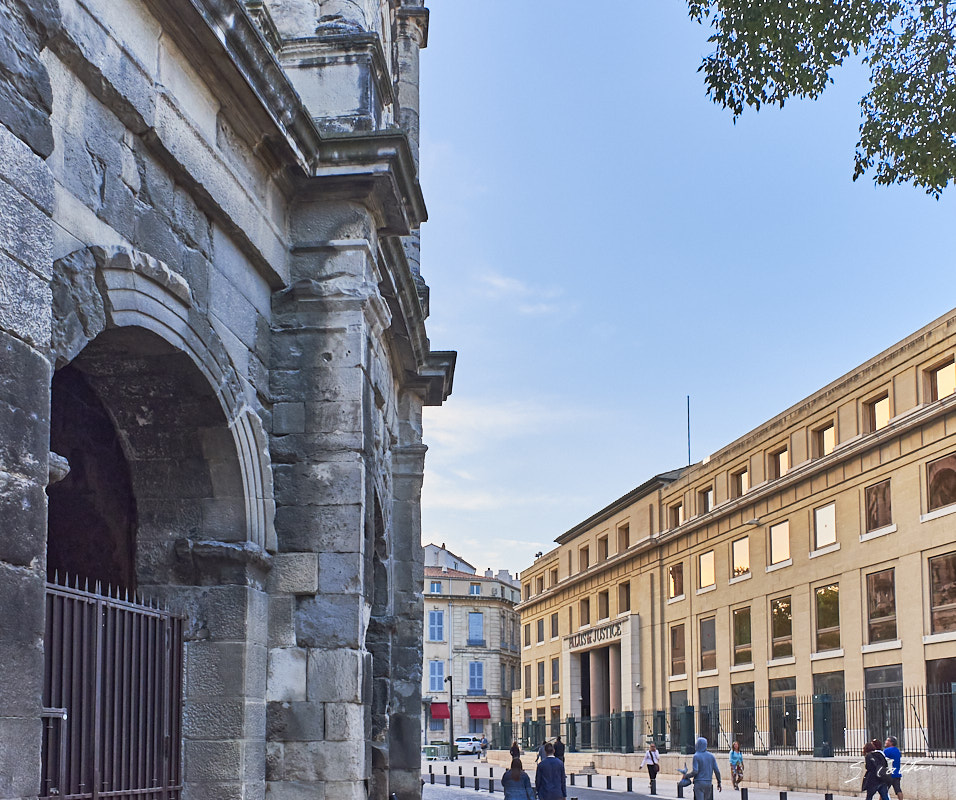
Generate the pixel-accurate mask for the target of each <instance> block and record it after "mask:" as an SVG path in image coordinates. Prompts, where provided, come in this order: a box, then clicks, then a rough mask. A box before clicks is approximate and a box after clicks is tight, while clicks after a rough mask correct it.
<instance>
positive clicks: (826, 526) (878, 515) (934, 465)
mask: <svg viewBox="0 0 956 800" xmlns="http://www.w3.org/2000/svg"><path fill="white" fill-rule="evenodd" d="M926 477H927V509H928V511H929V512H933V511H937V510H939V509H941V508H945V507H947V506H950V505H953V504H954V503H956V454H952V453H951V454H949V455H946V456H943V457H942V458H938V459H936V460H935V461H931V462H929V463H928V464H927V465H926ZM864 506H865V510H864V527H865V532H866V533H868V534H869V533H874V532H876V531H880V530H883V529H886V528H889V527H890V526H891V525H892V524H893V511H892V502H891V495H890V479H889V478H887V479H886V480H883V481H880V482H879V483H875V484H873V485H871V486H867V487H866V488H865V489H864ZM811 538H812V541H811V543H810V544H811V552H813V553H817V552H820V551H821V550H824V549H825V548H827V547H830V546H831V545H835V544H836V543H837V534H836V504H835V503H828V504H826V505H824V506H820V507H819V508H815V509H814V510H813V528H812V531H811ZM730 554H731V563H730V579H731V580H733V579H734V578H741V577H743V576H745V575H749V574H750V537H749V536H742V537H740V538H739V539H735V540H733V541H732V542H731V544H730ZM697 559H698V563H697V566H698V570H697V575H698V584H697V588H698V589H707V588H709V587H711V586H714V585H715V584H716V578H717V576H716V572H715V568H714V551H713V550H708V551H707V552H705V553H701V554H700V555H698V557H697ZM767 562H768V563H767V569H768V571H770V570H772V569H774V568H777V567H782V566H786V565H788V564H789V563H790V562H791V558H790V522H789V520H782V521H780V522H778V523H776V524H774V525H770V526H769V528H768V532H767ZM683 594H684V566H683V564H673V565H671V566H670V567H669V568H668V596H669V598H670V599H676V598H678V597H681V596H683Z"/></svg>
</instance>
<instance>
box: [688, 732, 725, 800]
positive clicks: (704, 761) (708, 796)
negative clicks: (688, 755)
mask: <svg viewBox="0 0 956 800" xmlns="http://www.w3.org/2000/svg"><path fill="white" fill-rule="evenodd" d="M694 750H695V752H694V761H693V763H692V764H691V770H690V772H688V773H686V774H685V776H684V777H685V778H693V779H694V800H714V778H715V777H716V778H717V791H718V792H722V791H723V787H722V786H721V785H720V768H719V767H718V766H717V759H716V758H714V754H713V753H711V752H710V751H708V750H707V740H706V739H705V738H704V737H703V736H701V737H699V738H698V739H697V742H696V745H695V747H694Z"/></svg>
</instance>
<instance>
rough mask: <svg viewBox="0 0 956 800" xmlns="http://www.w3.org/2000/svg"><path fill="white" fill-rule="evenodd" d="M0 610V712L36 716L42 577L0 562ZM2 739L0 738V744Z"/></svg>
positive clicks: (40, 666) (40, 664)
mask: <svg viewBox="0 0 956 800" xmlns="http://www.w3.org/2000/svg"><path fill="white" fill-rule="evenodd" d="M0 608H2V609H3V613H2V614H0V642H3V644H4V650H3V653H4V655H3V664H4V676H5V677H4V679H3V680H2V681H0V709H2V710H3V714H5V715H10V716H20V715H23V716H31V717H38V716H39V711H40V706H41V702H42V701H41V696H42V691H43V683H42V682H43V632H44V608H45V580H44V576H43V575H42V574H39V573H36V572H31V571H29V570H26V569H24V568H22V567H12V566H10V565H8V564H3V563H0ZM4 738H5V735H2V736H0V741H2V740H3V739H4ZM2 772H3V770H2V769H0V774H2ZM7 774H15V773H7ZM34 790H35V787H34ZM0 796H4V795H2V794H0Z"/></svg>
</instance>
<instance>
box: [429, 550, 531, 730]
mask: <svg viewBox="0 0 956 800" xmlns="http://www.w3.org/2000/svg"><path fill="white" fill-rule="evenodd" d="M455 564H457V565H458V567H459V569H456V568H455V567H454V565H455ZM449 565H452V566H449ZM424 591H425V616H424V629H425V631H424V633H425V635H424V647H423V662H422V697H423V707H424V713H423V717H424V724H423V743H428V742H434V741H445V742H448V741H450V737H451V738H454V737H457V736H461V735H467V734H474V735H477V736H482V735H484V736H487V737H488V738H489V739H490V738H491V732H492V731H491V723H492V721H497V720H500V719H510V718H511V693H512V690H513V689H514V688H515V686H516V683H517V681H518V680H519V679H520V672H519V666H520V656H519V654H518V615H517V613H516V612H515V610H514V608H515V605H516V604H517V602H518V599H519V597H520V587H519V584H518V581H517V579H515V578H512V577H511V574H510V573H509V572H508V571H507V570H499V571H498V572H493V571H492V570H490V569H489V570H486V571H485V573H484V574H483V575H479V574H477V571H476V570H475V568H474V567H472V566H471V565H470V564H468V562H466V561H464V559H461V558H459V557H458V556H456V555H455V554H454V553H451V552H450V551H448V550H446V548H445V546H444V545H441V547H437V546H436V545H433V544H430V545H426V546H425V584H424ZM448 678H451V680H450V681H449V680H448Z"/></svg>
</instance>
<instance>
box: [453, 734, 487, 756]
mask: <svg viewBox="0 0 956 800" xmlns="http://www.w3.org/2000/svg"><path fill="white" fill-rule="evenodd" d="M455 744H456V745H457V746H458V752H459V754H462V753H472V754H477V753H480V752H481V737H479V736H458V737H456V738H455Z"/></svg>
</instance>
